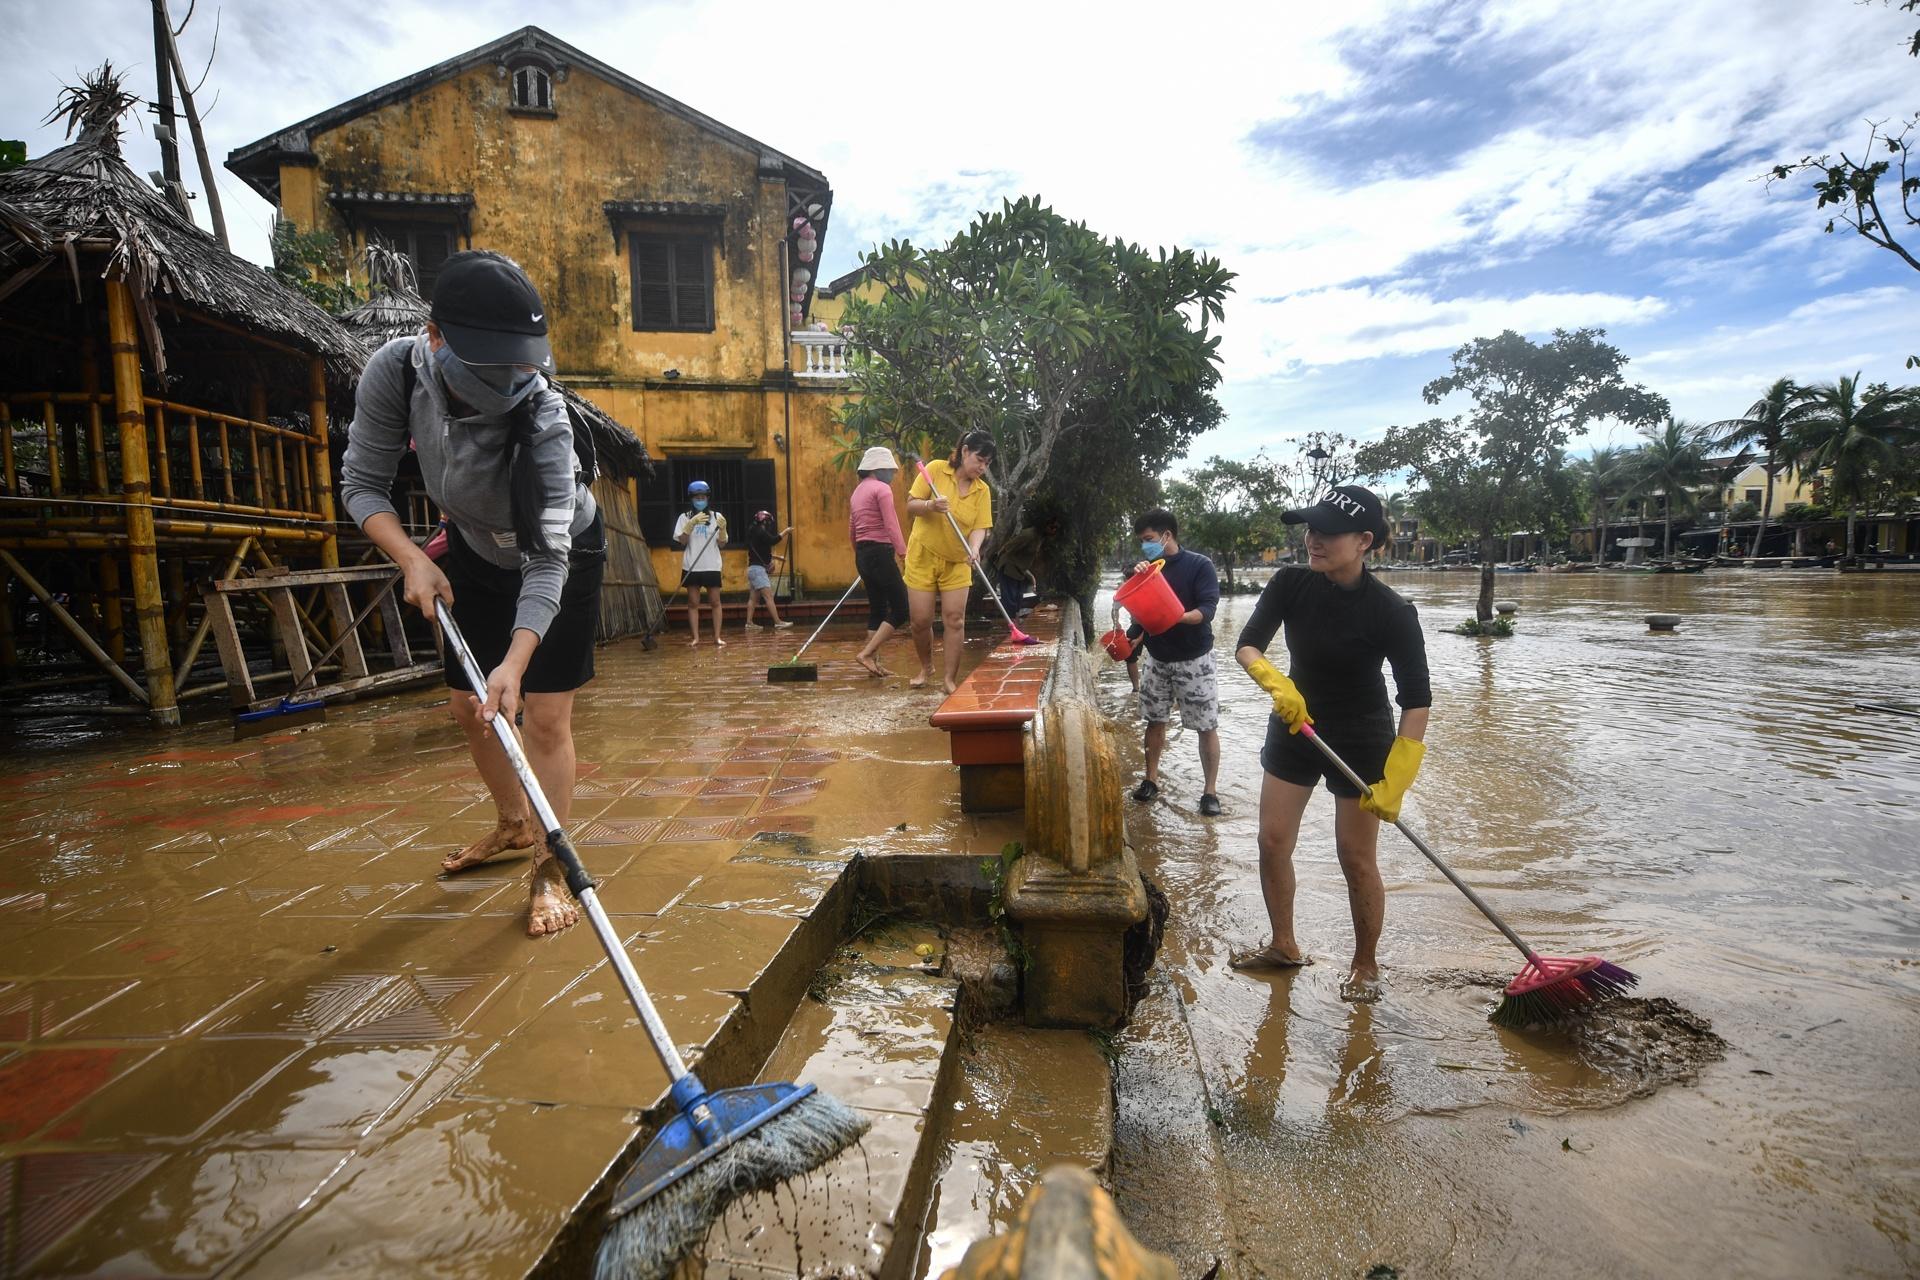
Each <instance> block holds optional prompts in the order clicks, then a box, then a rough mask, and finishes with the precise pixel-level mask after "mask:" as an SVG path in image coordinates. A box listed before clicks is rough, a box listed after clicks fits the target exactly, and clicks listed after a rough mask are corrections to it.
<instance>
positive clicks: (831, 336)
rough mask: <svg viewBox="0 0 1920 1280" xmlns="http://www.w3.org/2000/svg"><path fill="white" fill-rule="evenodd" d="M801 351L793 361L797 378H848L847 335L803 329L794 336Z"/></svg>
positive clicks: (794, 343) (794, 341)
mask: <svg viewBox="0 0 1920 1280" xmlns="http://www.w3.org/2000/svg"><path fill="white" fill-rule="evenodd" d="M793 345H794V346H796V347H798V348H799V350H798V351H797V352H796V353H795V356H794V361H793V376H794V377H796V378H844V377H846V376H847V339H846V337H845V335H843V334H838V333H834V332H832V331H831V330H824V329H802V330H799V331H798V332H796V333H795V334H794V335H793Z"/></svg>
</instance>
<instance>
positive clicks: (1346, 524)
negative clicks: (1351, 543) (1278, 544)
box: [1280, 484, 1387, 542]
mask: <svg viewBox="0 0 1920 1280" xmlns="http://www.w3.org/2000/svg"><path fill="white" fill-rule="evenodd" d="M1280 518H1281V519H1282V520H1285V521H1286V522H1287V523H1288V524H1304V525H1306V526H1307V527H1308V528H1310V529H1313V530H1315V531H1316V532H1319V533H1370V534H1372V535H1373V540H1374V541H1375V542H1379V541H1380V540H1382V539H1383V538H1385V537H1386V536H1387V518H1386V517H1385V516H1384V515H1382V514H1381V513H1380V499H1379V498H1376V497H1375V496H1374V494H1373V490H1371V489H1362V488H1361V487H1360V486H1359V485H1357V484H1343V485H1338V486H1336V487H1334V488H1332V489H1329V490H1327V493H1326V496H1325V497H1323V498H1321V499H1320V501H1318V502H1316V503H1314V504H1313V505H1312V506H1310V507H1297V508H1295V509H1294V510H1292V511H1288V512H1286V513H1284V514H1283V515H1281V517H1280Z"/></svg>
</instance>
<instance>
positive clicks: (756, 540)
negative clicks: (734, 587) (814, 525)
mask: <svg viewBox="0 0 1920 1280" xmlns="http://www.w3.org/2000/svg"><path fill="white" fill-rule="evenodd" d="M792 532H793V526H792V525H788V526H787V527H786V528H784V529H776V528H774V527H773V512H771V511H756V512H754V513H753V523H752V524H750V525H748V526H747V630H749V631H751V630H752V629H753V606H754V602H755V601H759V602H760V603H761V604H764V605H766V606H767V616H768V617H769V618H772V619H773V621H772V622H770V623H768V624H767V625H768V626H769V627H772V628H775V629H776V630H780V631H785V630H786V629H787V628H788V627H791V626H792V625H793V624H792V623H791V622H788V621H786V620H784V619H783V618H781V616H780V610H779V609H778V608H776V607H775V605H774V600H773V562H774V561H775V560H776V559H779V558H780V557H777V556H775V555H774V552H773V549H774V548H775V547H777V546H779V545H780V544H781V542H783V541H785V540H786V537H787V535H788V534H790V533H792Z"/></svg>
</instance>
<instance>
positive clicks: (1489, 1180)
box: [1102, 571, 1920, 1277]
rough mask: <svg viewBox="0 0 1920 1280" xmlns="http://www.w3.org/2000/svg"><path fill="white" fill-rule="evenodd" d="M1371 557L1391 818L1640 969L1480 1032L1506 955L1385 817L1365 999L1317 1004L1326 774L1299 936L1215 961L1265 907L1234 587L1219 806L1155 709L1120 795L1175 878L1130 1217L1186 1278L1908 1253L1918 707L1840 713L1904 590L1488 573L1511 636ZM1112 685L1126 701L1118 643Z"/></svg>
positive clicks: (1912, 1177) (1706, 1266) (1900, 609)
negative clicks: (1408, 621)
mask: <svg viewBox="0 0 1920 1280" xmlns="http://www.w3.org/2000/svg"><path fill="white" fill-rule="evenodd" d="M1389 581H1390V582H1391V584H1392V585H1393V586H1394V587H1395V588H1396V589H1398V590H1400V591H1401V592H1402V593H1403V594H1405V595H1407V596H1408V597H1409V598H1411V599H1412V600H1413V601H1414V602H1415V603H1416V604H1418V605H1419V606H1420V609H1421V614H1422V618H1423V621H1424V623H1425V626H1426V631H1427V646H1428V653H1429V657H1430V660H1431V663H1432V666H1433V673H1434V691H1435V697H1436V704H1435V708H1434V717H1433V726H1432V729H1431V731H1430V732H1429V734H1428V739H1427V740H1428V743H1429V752H1428V756H1427V763H1426V766H1425V769H1424V770H1423V772H1422V774H1421V777H1420V780H1419V783H1418V785H1417V786H1416V787H1415V789H1414V791H1413V794H1412V797H1411V799H1410V801H1409V803H1408V805H1407V808H1406V810H1405V811H1404V812H1405V816H1406V817H1407V818H1408V820H1409V821H1410V823H1411V824H1412V825H1413V826H1414V827H1415V828H1416V829H1418V830H1421V831H1422V832H1423V833H1425V834H1426V835H1427V836H1428V838H1429V840H1430V842H1431V843H1433V844H1434V845H1435V847H1436V848H1437V849H1438V850H1439V851H1440V852H1441V853H1442V854H1443V856H1448V857H1449V858H1450V859H1451V860H1452V861H1453V862H1454V864H1455V866H1456V867H1457V868H1458V869H1459V870H1460V871H1461V872H1462V873H1463V874H1464V875H1465V876H1466V877H1467V878H1468V879H1469V880H1470V881H1472V882H1474V883H1476V884H1478V885H1479V886H1481V887H1482V888H1483V889H1484V890H1485V891H1487V893H1488V894H1489V896H1490V897H1491V898H1492V899H1493V901H1494V903H1495V905H1496V906H1497V907H1499V908H1500V909H1501V910H1503V911H1505V912H1506V913H1508V914H1509V917H1510V919H1511V920H1512V922H1513V923H1514V924H1515V926H1516V927H1517V928H1518V929H1519V930H1520V932H1521V933H1522V934H1523V935H1527V936H1529V937H1531V939H1532V940H1533V941H1534V943H1535V945H1536V946H1538V947H1539V948H1540V949H1542V950H1544V951H1549V952H1564V953H1574V954H1579V953H1585V952H1589V951H1593V952H1599V953H1602V954H1605V955H1607V956H1608V957H1609V958H1612V959H1614V960H1616V961H1618V962H1620V963H1622V964H1625V965H1627V966H1629V967H1630V968H1632V969H1634V970H1636V971H1637V972H1638V973H1640V974H1641V976H1642V979H1643V982H1642V985H1641V987H1640V990H1639V992H1638V994H1639V995H1640V996H1642V997H1643V998H1644V999H1643V1001H1642V1002H1637V1003H1633V1004H1628V1005H1625V1006H1623V1007H1622V1008H1621V1009H1620V1010H1618V1011H1616V1012H1614V1013H1613V1014H1611V1015H1609V1016H1608V1017H1606V1018H1604V1019H1600V1020H1596V1021H1595V1022H1594V1023H1592V1024H1590V1025H1587V1026H1585V1027H1582V1028H1580V1029H1579V1031H1577V1032H1575V1033H1524V1034H1515V1033H1511V1032H1507V1031H1502V1030H1499V1029H1496V1028H1494V1027H1492V1026H1491V1025H1489V1024H1488V1023H1487V1022H1486V1021H1485V1016H1484V1015H1485V1012H1486V1010H1487V1009H1488V1008H1489V1007H1490V1006H1491V1004H1492V1002H1493V998H1494V992H1495V988H1496V986H1497V984H1498V982H1499V981H1501V980H1502V975H1504V974H1509V973H1511V972H1512V969H1513V967H1514V965H1515V962H1516V959H1517V957H1515V956H1514V955H1513V953H1512V952H1511V950H1510V949H1508V948H1507V947H1506V944H1505V943H1504V941H1503V940H1502V939H1500V938H1499V936H1498V935H1497V934H1495V933H1494V932H1493V931H1492V930H1491V929H1490V928H1488V927H1486V926H1485V925H1484V924H1483V923H1481V922H1480V920H1479V917H1478V916H1477V915H1476V914H1475V913H1474V912H1473V910H1472V908H1471V907H1470V906H1469V905H1468V904H1467V903H1466V901H1465V900H1464V899H1463V898H1461V897H1460V896H1459V895H1458V894H1457V893H1456V892H1455V891H1454V890H1453V889H1452V888H1451V887H1450V886H1448V885H1447V884H1446V883H1445V882H1444V881H1443V880H1441V879H1440V878H1439V876H1438V875H1437V873H1435V872H1434V871H1432V870H1431V868H1429V867H1428V865H1427V864H1426V863H1425V861H1424V860H1423V859H1421V858H1420V856H1419V854H1418V853H1417V852H1416V851H1415V850H1413V849H1412V847H1411V846H1410V845H1408V844H1407V843H1406V842H1405V841H1404V840H1402V839H1400V838H1399V837H1398V835H1397V834H1395V833H1393V832H1391V831H1387V832H1383V834H1382V837H1381V864H1382V871H1383V874H1384V876H1385V878H1386V881H1387V887H1388V905H1387V922H1386V934H1385V937H1384V939H1383V944H1382V959H1383V961H1384V963H1385V964H1386V966H1387V968H1388V990H1387V994H1386V997H1385V999H1383V1000H1382V1001H1381V1002H1380V1003H1379V1004H1376V1005H1372V1006H1356V1005H1350V1004H1345V1003H1343V1002H1342V1001H1341V1000H1340V999H1339V998H1338V991H1337V988H1338V985H1339V978H1340V976H1341V974H1342V973H1343V971H1344V969H1343V965H1344V961H1345V960H1346V958H1347V954H1348V950H1347V949H1348V948H1349V947H1350V945H1351V937H1352V935H1351V924H1350V922H1349V920H1348V916H1347V910H1346V900H1345V892H1344V887H1343V882H1342V881H1341V879H1340V876H1339V872H1338V869H1337V867H1336V865H1335V863H1334V859H1333V850H1332V806H1331V803H1330V801H1329V800H1328V799H1327V798H1326V797H1325V796H1324V794H1323V795H1322V796H1320V797H1318V798H1316V800H1315V802H1314V804H1313V805H1312V806H1311V807H1310V808H1309V810H1308V815H1307V820H1306V824H1305V827H1304V829H1303V832H1302V838H1301V847H1300V851H1299V853H1298V854H1297V855H1296V865H1297V867H1298V869H1299V872H1300V879H1301V893H1300V902H1299V906H1298V915H1299V921H1300V937H1301V941H1302V943H1303V944H1304V945H1305V946H1306V947H1307V948H1308V949H1309V950H1310V952H1312V953H1313V954H1314V956H1315V957H1316V959H1317V960H1318V963H1317V964H1316V965H1314V966H1313V967H1311V968H1309V969H1306V970H1304V971H1301V972H1299V973H1297V974H1294V975H1282V976H1274V977H1263V978H1250V977H1246V976H1241V975H1238V974H1235V973H1233V972H1232V971H1230V970H1229V969H1227V967H1226V956H1227V953H1228V952H1229V950H1231V949H1234V948H1235V947H1237V946H1240V945H1245V944H1247V943H1249V942H1252V941H1256V940H1259V939H1261V938H1263V937H1264V935H1265V928H1266V925H1265V914H1264V911H1263V909H1262V907H1261V903H1260V898H1259V892H1258V881H1257V874H1256V870H1255V852H1254V830H1255V813H1256V808H1257V797H1258V789H1259V780H1260V771H1259V767H1258V764H1257V760H1256V756H1257V752H1258V747H1259V743H1260V740H1261V736H1262V734H1263V733H1264V721H1265V710H1266V708H1265V699H1264V697H1263V696H1262V695H1261V694H1260V693H1259V691H1258V690H1257V689H1255V688H1254V686H1253V685H1252V684H1251V683H1250V682H1248V681H1245V680H1244V679H1242V678H1241V677H1240V676H1239V673H1238V669H1237V668H1236V667H1234V666H1232V659H1231V652H1232V645H1233V640H1234V638H1235V636H1236V635H1237V632H1238V629H1239V626H1240V624H1241V623H1242V622H1243V621H1244V619H1245V618H1246V616H1247V615H1248V613H1250V612H1251V609H1252V605H1253V598H1252V597H1239V598H1233V599H1230V600H1228V601H1225V602H1223V604H1222V606H1221V610H1220V617H1219V619H1218V621H1217V623H1216V632H1217V633H1218V636H1219V641H1218V652H1219V656H1220V661H1221V662H1222V669H1223V672H1224V673H1225V674H1223V677H1222V693H1223V698H1224V703H1225V706H1224V713H1223V716H1224V718H1223V723H1222V730H1223V735H1224V738H1225V756H1226V765H1225V767H1224V769H1223V774H1224V776H1223V779H1222V785H1221V788H1220V790H1221V795H1222V799H1223V801H1224V802H1225V804H1226V808H1227V813H1226V816H1225V817H1223V818H1221V819H1218V820H1215V821H1213V822H1211V823H1208V822H1205V821H1203V820H1201V819H1200V818H1198V816H1197V815H1196V814H1195V813H1194V811H1193V805H1194V803H1195V802H1196V801H1197V799H1198V791H1199V786H1198V777H1199V773H1198V767H1197V763H1196V761H1195V759H1194V754H1193V739H1192V737H1191V735H1188V734H1184V733H1177V734H1176V735H1175V737H1174V740H1173V743H1172V744H1171V747H1170V752H1169V764H1168V766H1167V768H1166V769H1165V771H1164V773H1163V778H1164V779H1170V785H1167V787H1166V795H1165V797H1164V798H1163V802H1162V803H1159V804H1156V805H1154V806H1152V807H1151V808H1150V809H1147V810H1145V811H1142V810H1141V809H1140V808H1139V807H1136V808H1135V809H1134V811H1133V818H1132V823H1131V831H1132V834H1133V836H1134V838H1135V840H1136V842H1137V843H1138V844H1139V845H1140V847H1141V852H1142V860H1143V864H1144V866H1145V867H1146V869H1147V870H1148V873H1149V874H1151V875H1153V876H1155V877H1156V878H1157V879H1158V880H1159V882H1160V883H1161V885H1162V887H1163V888H1165V889H1166V891H1167V893H1168V894H1169V896H1170V897H1171V898H1172V901H1173V906H1174V922H1173V924H1172V925H1171V926H1170V927H1169V930H1168V944H1167V950H1166V951H1165V952H1164V953H1163V966H1162V970H1161V974H1160V979H1159V985H1158V986H1157V988H1156V990H1155V991H1154V993H1153V995H1152V996H1151V997H1150V998H1149V1000H1148V1001H1147V1002H1146V1003H1145V1004H1143V1006H1142V1009H1141V1014H1140V1017H1139V1019H1138V1021H1137V1022H1136V1025H1135V1026H1134V1028H1133V1029H1132V1030H1131V1031H1130V1032H1129V1033H1128V1036H1127V1043H1126V1045H1125V1046H1124V1047H1125V1049H1126V1050H1127V1051H1126V1052H1125V1053H1124V1055H1123V1060H1122V1067H1121V1074H1120V1107H1119V1122H1120V1151H1119V1158H1118V1162H1117V1164H1118V1175H1117V1182H1118V1191H1119V1193H1120V1197H1121V1203H1122V1207H1123V1209H1124V1210H1125V1211H1126V1212H1127V1214H1128V1216H1129V1219H1130V1221H1132V1222H1133V1224H1134V1225H1135V1227H1136V1229H1137V1230H1138V1231H1139V1232H1140V1234H1141V1235H1142V1237H1143V1238H1145V1239H1147V1240H1148V1241H1150V1242H1151V1243H1153V1244H1155V1245H1156V1246H1157V1247H1159V1248H1162V1249H1166V1250H1168V1251H1170V1252H1172V1253H1174V1254H1175V1255H1176V1256H1177V1257H1179V1258H1180V1259H1181V1261H1182V1262H1183V1264H1185V1265H1184V1267H1183V1269H1185V1270H1190V1271H1191V1272H1193V1273H1195V1274H1197V1273H1198V1272H1199V1271H1202V1270H1204V1269H1205V1268H1206V1267H1207V1266H1208V1265H1209V1264H1210V1262H1211V1261H1212V1260H1213V1259H1215V1258H1218V1259H1220V1260H1221V1261H1222V1263H1223V1266H1222V1274H1223V1275H1247V1276H1265V1275H1275V1276H1278V1275H1364V1274H1367V1273H1368V1271H1369V1269H1371V1268H1374V1267H1377V1266H1382V1265H1384V1266H1389V1267H1393V1268H1396V1269H1397V1270H1398V1272H1399V1273H1400V1274H1403V1275H1422V1276H1433V1275H1462V1276H1464V1275H1485V1274H1501V1273H1506V1272H1509V1271H1519V1270H1521V1269H1525V1270H1528V1271H1551V1272H1553V1273H1556V1274H1564V1275H1591V1276H1605V1277H1621V1276H1642V1275H1647V1276H1653V1275H1668V1274H1676V1273H1680V1272H1685V1271H1703V1272H1713V1273H1716V1274H1739V1275H1779V1276H1797V1275H1814V1274H1821V1275H1826V1274H1845V1275H1889V1276H1891V1275H1905V1274H1911V1273H1913V1272H1914V1271H1915V1270H1916V1268H1920V1238H1917V1237H1920V1090H1917V1089H1916V1085H1920V1070H1917V1069H1916V1066H1915V1056H1916V1055H1915V1050H1916V1049H1917V1048H1920V902H1916V899H1920V835H1917V834H1916V831H1920V827H1917V826H1916V823H1915V818H1916V816H1917V815H1920V720H1916V719H1912V718H1906V717H1899V716H1892V715H1884V714H1874V713H1867V712H1860V711H1856V710H1854V703H1855V701H1856V700H1870V699H1874V698H1879V699H1886V700H1905V701H1920V581H1914V580H1911V579H1875V578H1871V577H1865V576H1847V577H1841V576H1839V575H1834V574H1831V573H1827V574H1793V573H1788V574H1778V573H1753V572H1739V571H1733V572H1727V573H1720V572H1714V573H1708V574H1703V575H1698V576H1692V577H1651V578H1629V577H1624V576H1614V575H1611V574H1609V575H1602V576H1586V575H1580V576H1571V577H1567V576H1559V575H1532V576H1524V577H1523V576H1513V577H1502V578H1501V579H1500V582H1499V588H1500V589H1499V592H1498V594H1499V596H1501V597H1503V598H1510V599H1513V600H1516V601H1518V602H1519V603H1520V605H1521V612H1520V619H1521V622H1520V631H1519V634H1518V635H1517V636H1515V637H1514V638H1511V639H1501V640H1483V639H1467V638H1463V637H1456V636H1452V635H1448V634H1446V633H1445V631H1444V628H1445V627H1446V626H1450V625H1452V624H1453V623H1454V622H1456V621H1457V620H1458V619H1460V618H1462V617H1465V616H1467V615H1468V614H1469V613H1470V612H1471V609H1472V597H1473V594H1474V591H1475V587H1476V585H1477V584H1476V580H1475V579H1474V578H1473V576H1472V575H1468V574H1399V575H1395V576H1392V577H1390V578H1389ZM1104 607H1105V601H1104V600H1103V601H1102V608H1103V609H1104ZM1652 611H1671V612H1675V613H1679V614H1681V615H1682V616H1683V618H1684V621H1683V623H1682V626H1681V629H1680V631H1679V633H1678V634H1676V635H1671V636H1659V635H1650V634H1649V633H1648V632H1647V630H1646V628H1645V626H1644V624H1643V622H1642V615H1644V614H1646V613H1648V612H1652ZM1277 650H1278V646H1276V652H1277ZM1102 686H1103V689H1104V690H1105V691H1106V692H1107V693H1108V695H1109V696H1110V698H1111V700H1112V701H1113V702H1114V703H1115V704H1116V705H1118V704H1122V703H1124V702H1125V700H1126V699H1125V695H1126V685H1125V681H1124V679H1123V678H1122V677H1121V676H1120V674H1119V673H1118V670H1117V669H1116V668H1109V669H1108V670H1107V671H1106V672H1105V673H1104V674H1103V677H1102Z"/></svg>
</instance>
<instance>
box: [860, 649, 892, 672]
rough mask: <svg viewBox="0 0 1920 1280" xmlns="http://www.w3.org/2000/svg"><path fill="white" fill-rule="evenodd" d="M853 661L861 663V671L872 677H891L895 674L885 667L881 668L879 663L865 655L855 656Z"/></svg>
mask: <svg viewBox="0 0 1920 1280" xmlns="http://www.w3.org/2000/svg"><path fill="white" fill-rule="evenodd" d="M853 660H854V661H855V662H857V663H859V664H860V668H861V670H863V671H865V672H866V673H867V674H868V675H870V676H890V675H892V674H893V672H891V671H889V670H887V669H886V668H885V667H883V666H881V665H880V664H879V662H877V661H876V660H874V659H873V658H869V657H867V656H866V655H865V654H855V655H854V657H853Z"/></svg>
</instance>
